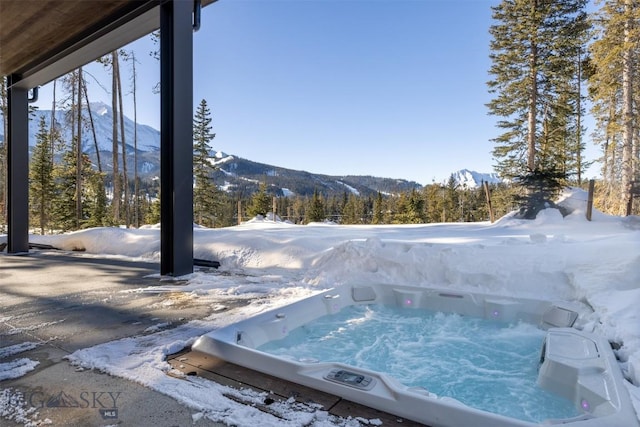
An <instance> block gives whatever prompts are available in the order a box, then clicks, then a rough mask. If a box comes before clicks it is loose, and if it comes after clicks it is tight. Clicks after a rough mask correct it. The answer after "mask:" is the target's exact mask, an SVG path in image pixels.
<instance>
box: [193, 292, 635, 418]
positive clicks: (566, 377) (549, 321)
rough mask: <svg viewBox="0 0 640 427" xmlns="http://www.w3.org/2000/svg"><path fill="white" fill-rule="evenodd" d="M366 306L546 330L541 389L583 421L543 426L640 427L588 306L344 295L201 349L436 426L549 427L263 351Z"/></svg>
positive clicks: (437, 295)
mask: <svg viewBox="0 0 640 427" xmlns="http://www.w3.org/2000/svg"><path fill="white" fill-rule="evenodd" d="M358 304H383V305H388V306H397V307H406V308H420V309H426V310H430V311H434V312H444V313H458V314H460V315H465V316H474V317H479V318H486V319H493V320H499V321H504V322H517V321H523V322H528V323H532V324H535V325H538V327H540V328H541V329H543V330H546V331H547V334H546V338H545V340H544V344H543V346H542V350H541V357H540V361H541V365H540V369H539V376H538V384H539V385H540V386H541V387H542V388H544V389H546V390H548V391H550V392H553V393H556V394H557V395H559V396H562V397H564V398H567V399H569V400H570V401H571V402H573V403H574V405H575V406H576V408H578V409H579V410H580V412H581V415H580V416H578V417H575V418H571V419H561V420H545V421H544V422H543V423H542V425H558V424H562V425H565V426H572V427H620V426H626V427H640V425H639V423H638V418H637V416H636V414H635V411H634V409H633V406H632V404H631V401H630V398H629V395H628V393H627V390H626V389H625V387H624V384H623V382H624V381H625V380H624V378H623V377H622V373H621V371H620V368H619V366H618V363H617V361H616V358H615V355H614V354H613V352H612V351H611V347H610V346H609V343H608V342H607V340H606V339H604V338H603V337H601V336H599V335H596V334H593V333H588V332H585V331H582V330H581V329H582V326H583V325H584V323H585V322H586V318H587V316H589V315H590V314H591V311H590V310H589V309H588V308H587V307H586V306H584V305H582V304H579V303H568V302H557V301H545V300H536V299H525V298H510V297H504V296H495V295H488V294H478V293H469V292H460V291H451V290H445V289H437V288H424V287H410V286H390V285H364V286H345V287H340V288H335V289H332V290H330V291H327V292H323V293H321V294H318V295H315V296H312V297H309V298H306V299H303V300H301V301H298V302H296V303H293V304H290V305H288V306H285V307H282V308H279V309H277V310H273V311H269V312H265V313H262V314H260V315H257V316H254V317H252V318H249V319H246V320H243V321H241V322H238V323H235V324H232V325H229V326H227V327H224V328H221V329H218V330H216V331H213V332H210V333H208V334H206V335H203V336H201V337H200V338H198V340H197V341H196V342H195V343H194V345H193V346H192V349H193V350H196V351H200V352H202V353H205V354H210V355H212V356H215V357H218V358H221V359H224V360H227V361H229V362H232V363H235V364H238V365H241V366H244V367H247V368H250V369H254V370H257V371H260V372H264V373H267V374H270V375H273V376H276V377H279V378H283V379H286V380H288V381H292V382H295V383H298V384H302V385H305V386H308V387H312V388H315V389H317V390H321V391H324V392H327V393H332V394H334V395H337V396H340V397H342V398H344V399H348V400H351V401H354V402H357V403H361V404H363V405H366V406H369V407H373V408H376V409H379V410H382V411H385V412H388V413H391V414H394V415H397V416H400V417H404V418H407V419H410V420H413V421H417V422H421V423H424V424H427V425H430V426H432V427H459V426H465V425H474V426H476V427H479V426H487V427H489V426H490V427H501V426H504V427H507V426H510V427H511V426H513V427H516V426H535V425H540V424H535V423H532V422H527V421H523V420H518V419H514V418H509V417H505V416H502V415H498V414H494V413H490V412H486V411H482V410H479V409H476V408H472V407H470V406H467V405H465V404H463V403H461V402H459V401H458V400H456V399H454V398H452V397H448V396H436V395H434V394H433V393H430V392H429V391H428V390H426V389H424V388H419V387H418V388H416V387H407V386H405V385H403V384H401V383H400V382H399V381H397V380H396V379H395V378H393V377H390V376H388V375H386V374H383V373H379V372H373V371H370V370H367V369H361V368H358V367H353V366H349V365H344V364H340V363H322V362H315V361H314V362H310V363H307V362H306V361H294V360H290V359H284V358H280V357H277V356H274V355H270V354H267V353H264V352H261V351H258V350H256V348H257V347H259V346H261V345H263V344H265V343H267V342H270V341H274V340H278V339H281V338H283V337H284V336H286V335H287V334H288V333H289V331H291V330H293V329H295V328H297V327H300V326H302V325H305V324H307V323H309V322H311V321H312V320H314V319H317V318H320V317H322V316H324V315H327V314H335V313H337V312H339V311H340V310H342V309H343V308H345V307H347V306H350V305H358Z"/></svg>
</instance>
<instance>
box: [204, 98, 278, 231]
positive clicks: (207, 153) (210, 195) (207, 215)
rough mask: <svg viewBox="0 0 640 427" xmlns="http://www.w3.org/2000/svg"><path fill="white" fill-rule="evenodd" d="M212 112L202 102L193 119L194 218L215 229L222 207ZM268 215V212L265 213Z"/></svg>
mask: <svg viewBox="0 0 640 427" xmlns="http://www.w3.org/2000/svg"><path fill="white" fill-rule="evenodd" d="M211 121H212V119H211V111H210V110H209V107H208V106H207V101H206V100H204V99H203V100H202V101H200V104H199V105H198V108H197V110H196V112H195V115H194V118H193V177H194V180H195V183H194V186H193V217H194V219H195V220H196V222H197V223H198V224H200V225H203V226H205V227H213V226H214V225H215V219H216V216H217V213H218V212H217V211H218V210H219V207H220V201H219V194H218V193H219V192H218V189H217V188H216V185H215V183H214V182H213V178H212V176H211V174H212V173H213V171H214V168H213V166H212V164H211V146H210V145H209V143H210V142H211V141H212V140H213V138H215V136H216V134H215V133H212V132H211ZM265 214H266V212H265Z"/></svg>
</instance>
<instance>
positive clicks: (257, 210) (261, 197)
mask: <svg viewBox="0 0 640 427" xmlns="http://www.w3.org/2000/svg"><path fill="white" fill-rule="evenodd" d="M269 211H271V196H269V194H267V184H266V183H265V182H261V183H260V187H259V188H258V191H257V192H255V193H253V196H252V197H251V202H250V204H249V207H248V208H247V214H248V215H249V217H251V218H253V217H255V216H258V215H261V216H263V217H266V216H267V212H269Z"/></svg>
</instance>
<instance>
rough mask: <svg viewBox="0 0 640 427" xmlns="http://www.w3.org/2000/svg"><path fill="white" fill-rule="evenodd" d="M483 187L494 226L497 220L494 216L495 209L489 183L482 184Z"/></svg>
mask: <svg viewBox="0 0 640 427" xmlns="http://www.w3.org/2000/svg"><path fill="white" fill-rule="evenodd" d="M482 186H483V187H484V194H485V196H486V198H487V206H489V219H490V220H491V223H492V224H493V222H494V221H495V220H496V219H495V217H494V215H493V207H492V206H491V192H490V191H489V183H488V182H487V181H485V182H483V183H482Z"/></svg>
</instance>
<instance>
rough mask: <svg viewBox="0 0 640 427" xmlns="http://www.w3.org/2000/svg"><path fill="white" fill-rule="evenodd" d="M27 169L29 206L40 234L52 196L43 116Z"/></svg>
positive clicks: (46, 135) (50, 169)
mask: <svg viewBox="0 0 640 427" xmlns="http://www.w3.org/2000/svg"><path fill="white" fill-rule="evenodd" d="M38 126H39V127H38V133H37V135H36V145H35V147H34V150H33V155H32V158H31V164H30V170H29V208H30V211H31V215H32V218H33V221H34V223H37V224H38V227H39V228H40V234H44V233H45V230H46V228H47V227H48V224H49V212H50V210H51V200H52V198H53V190H54V182H53V158H52V156H51V149H50V147H51V143H50V141H49V137H50V133H49V130H48V129H47V124H46V121H45V118H44V116H41V117H40V123H39V124H38Z"/></svg>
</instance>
